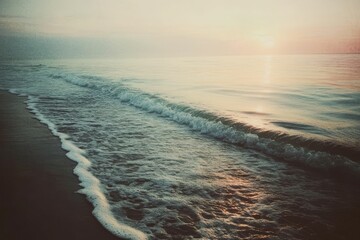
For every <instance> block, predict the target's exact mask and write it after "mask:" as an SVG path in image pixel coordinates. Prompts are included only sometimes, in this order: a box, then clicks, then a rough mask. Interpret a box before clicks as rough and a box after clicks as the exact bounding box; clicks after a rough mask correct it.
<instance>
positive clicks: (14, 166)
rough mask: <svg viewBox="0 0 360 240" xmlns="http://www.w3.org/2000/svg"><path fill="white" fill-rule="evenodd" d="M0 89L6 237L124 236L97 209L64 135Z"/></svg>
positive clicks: (0, 232) (0, 218) (1, 205)
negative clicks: (83, 192)
mask: <svg viewBox="0 0 360 240" xmlns="http://www.w3.org/2000/svg"><path fill="white" fill-rule="evenodd" d="M25 100H26V99H25V98H23V97H18V96H15V95H12V94H10V93H7V92H4V91H0V103H1V104H0V189H1V194H0V213H1V214H0V239H87V240H89V239H118V238H117V237H115V236H113V235H112V234H111V233H110V232H108V231H107V230H106V229H105V228H103V227H102V225H101V224H100V223H99V222H98V221H97V220H96V219H95V217H94V216H93V215H92V214H91V211H92V209H93V207H92V205H91V204H90V203H89V202H88V201H87V200H86V198H85V196H84V195H81V194H78V193H76V191H77V190H78V189H80V186H79V181H78V179H77V176H75V175H74V174H73V169H74V167H75V163H74V162H72V161H71V160H69V159H68V158H67V157H66V156H65V151H63V150H62V149H61V147H60V144H61V143H60V140H59V139H58V138H56V137H54V136H53V135H52V134H51V133H50V130H49V129H48V128H47V127H46V126H45V125H43V124H41V123H40V122H39V121H38V120H37V119H35V118H34V115H33V114H31V113H30V112H29V111H27V109H26V104H25V103H24V101H25Z"/></svg>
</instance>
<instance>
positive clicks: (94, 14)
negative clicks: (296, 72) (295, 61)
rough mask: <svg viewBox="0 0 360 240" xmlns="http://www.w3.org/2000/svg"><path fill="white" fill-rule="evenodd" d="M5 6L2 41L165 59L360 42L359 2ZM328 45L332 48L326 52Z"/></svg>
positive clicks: (100, 1) (92, 0) (8, 0)
mask: <svg viewBox="0 0 360 240" xmlns="http://www.w3.org/2000/svg"><path fill="white" fill-rule="evenodd" d="M0 4H1V7H0V30H1V35H3V36H4V35H5V36H6V35H9V36H10V35H23V36H35V35H36V36H41V37H50V38H79V39H89V38H96V39H104V43H105V42H107V44H108V43H109V42H126V43H127V44H128V47H134V48H137V49H142V50H143V51H144V52H157V53H158V54H160V55H161V54H165V53H168V54H169V55H171V54H181V53H184V52H186V53H191V52H192V53H193V54H195V55H196V54H208V55H211V54H221V53H223V54H241V53H268V52H273V53H287V52H289V53H291V52H300V53H301V52H302V51H305V52H327V51H328V52H331V51H335V50H336V51H342V50H341V49H343V50H344V49H347V46H345V45H352V46H355V49H356V45H357V43H359V38H360V30H359V29H360V13H359V11H357V9H360V1H358V0H317V1H313V0H302V1H294V0H191V1H190V0H182V1H175V0H174V1H171V0H58V1H56V0H0ZM324 41H326V42H327V46H328V47H327V48H328V49H324V47H323V46H321V42H324ZM312 42H313V43H312ZM129 43H132V44H129ZM130 45H131V46H130ZM341 45H344V46H343V47H341ZM130 52H131V51H130Z"/></svg>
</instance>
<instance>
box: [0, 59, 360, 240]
mask: <svg viewBox="0 0 360 240" xmlns="http://www.w3.org/2000/svg"><path fill="white" fill-rule="evenodd" d="M359 69H360V56H359V55H309V56H256V57H254V56H244V57H213V58H182V59H126V60H125V59H124V60H66V61H65V60H62V61H59V60H57V61H55V60H51V61H50V60H49V61H36V62H35V61H22V62H2V64H1V74H2V81H1V82H0V87H2V88H4V89H12V91H13V92H15V93H18V94H26V95H29V96H31V97H30V99H29V102H28V103H29V104H30V108H31V109H32V110H33V111H34V112H35V113H36V114H37V117H38V118H42V119H45V120H46V121H44V122H45V123H46V124H49V123H50V124H54V126H53V127H54V129H55V130H56V131H57V132H59V133H64V134H66V135H68V137H67V138H66V139H65V138H64V139H63V140H64V142H66V141H68V142H69V141H71V142H72V143H74V144H75V145H76V146H77V147H78V148H80V149H83V150H84V151H85V153H83V154H82V156H83V157H85V158H86V159H88V160H89V161H90V162H91V166H89V167H86V168H84V169H83V170H84V171H85V173H86V172H88V173H90V174H91V175H93V176H94V177H96V178H97V179H98V180H100V182H99V184H98V185H99V187H100V188H101V191H102V193H101V194H103V196H104V197H105V199H102V197H101V196H102V195H101V194H100V195H99V194H94V191H93V190H94V189H95V188H94V186H95V185H96V184H95V185H94V183H92V184H88V185H86V184H83V185H84V186H85V185H86V186H87V190H86V191H83V193H85V194H87V196H88V198H89V200H90V201H92V202H93V203H94V204H95V205H96V204H98V205H100V206H102V208H99V209H100V210H101V209H102V210H101V211H99V214H98V215H96V214H95V215H96V216H97V217H98V219H99V220H100V221H101V222H102V223H103V224H105V225H106V224H110V226H109V225H107V227H108V229H109V230H112V231H113V232H114V233H115V234H117V235H119V236H125V234H127V232H128V231H132V229H126V228H124V226H122V225H117V224H114V222H112V221H107V220H109V219H111V218H112V217H114V218H115V220H114V221H116V222H118V223H121V224H125V225H127V226H130V227H132V228H134V229H137V230H139V231H141V232H142V233H144V234H146V236H147V237H148V238H149V239H162V238H163V239H171V238H173V239H191V238H204V239H342V238H344V237H346V238H345V239H351V237H353V236H355V235H354V234H355V233H356V231H357V229H356V226H357V225H358V223H359V222H360V211H359V209H360V206H359V202H360V188H359V180H360V165H359V162H358V157H359V156H360V154H359V136H360V124H359V123H360V122H359V119H360V114H359V112H360V111H359V110H360V108H359V106H360V105H359V102H360V92H359V90H360V79H359V78H360V70H359ZM39 116H40V117H39ZM68 151H70V152H71V149H68ZM75 160H76V158H75ZM77 174H78V175H80V178H81V176H82V179H83V180H82V181H83V182H84V181H85V182H86V177H84V176H85V175H86V174H84V173H82V172H81V171H80V172H79V171H78V172H77ZM84 179H85V180H84ZM91 191H93V192H92V193H91ZM107 204H109V209H110V211H109V212H106V211H104V210H103V209H107V208H106V206H107ZM114 229H115V230H114ZM132 236H133V238H136V237H137V236H138V235H136V234H133V235H132ZM130 237H131V236H130ZM354 239H355V238H354Z"/></svg>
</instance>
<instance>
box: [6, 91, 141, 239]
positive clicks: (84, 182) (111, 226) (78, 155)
mask: <svg viewBox="0 0 360 240" xmlns="http://www.w3.org/2000/svg"><path fill="white" fill-rule="evenodd" d="M9 92H11V93H16V94H17V91H16V90H15V89H11V91H9ZM37 100H38V99H37V98H36V97H33V96H28V100H27V101H26V103H27V108H28V109H29V110H30V111H31V112H32V113H34V114H35V116H36V118H37V119H39V120H40V122H41V123H44V124H46V125H47V126H48V128H49V129H50V131H51V132H52V134H53V135H55V136H57V137H59V138H60V140H61V143H62V148H63V149H64V150H66V151H68V152H67V153H66V156H67V157H68V158H70V159H71V160H73V161H75V162H77V163H78V164H77V165H76V167H75V169H74V173H75V174H76V175H77V176H78V177H79V180H80V182H81V183H80V185H81V186H82V187H83V188H82V189H80V190H79V191H78V192H79V193H82V194H85V195H86V197H87V199H88V200H89V201H90V202H91V203H92V204H93V206H94V210H93V212H92V213H93V215H94V216H95V217H96V218H97V219H98V220H99V221H100V223H101V224H102V225H103V226H104V227H105V228H106V229H108V230H109V231H110V232H111V233H113V234H114V235H116V236H119V237H122V238H126V239H139V240H142V239H147V236H146V235H145V234H144V233H143V232H141V231H140V230H137V229H135V228H132V227H130V226H127V225H124V224H121V223H119V222H118V221H117V220H116V219H115V218H114V216H113V214H112V213H111V210H110V205H109V203H108V201H107V199H106V197H105V195H104V194H103V192H102V190H101V186H100V181H99V180H98V179H97V178H96V177H95V176H94V175H92V174H91V172H89V170H88V169H89V167H90V166H91V162H90V161H89V160H88V159H87V158H86V157H85V156H84V155H83V154H85V151H84V150H83V149H80V148H78V147H77V146H76V145H75V144H74V143H73V142H71V141H70V140H69V136H68V135H67V134H64V133H61V132H58V130H57V127H56V126H55V124H53V123H52V122H51V121H49V120H48V119H47V118H46V117H45V116H44V115H43V114H42V113H41V112H40V111H39V110H38V109H37V108H36V102H37Z"/></svg>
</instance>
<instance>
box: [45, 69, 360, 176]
mask: <svg viewBox="0 0 360 240" xmlns="http://www.w3.org/2000/svg"><path fill="white" fill-rule="evenodd" d="M50 77H52V78H54V79H61V80H64V81H66V82H68V83H71V84H74V85H77V86H80V87H86V88H90V89H93V90H96V91H99V92H101V93H102V94H106V95H108V96H110V97H112V98H116V99H118V100H119V101H121V102H122V103H126V104H128V105H131V106H134V107H137V108H139V109H142V110H144V111H146V112H149V113H153V114H157V115H158V116H161V117H164V118H166V119H169V120H172V121H174V122H177V123H179V124H182V125H186V126H188V127H190V128H191V129H192V130H195V131H198V132H201V133H202V134H206V135H208V136H211V137H214V138H216V139H219V140H222V141H224V142H227V143H231V144H236V145H239V146H243V147H246V148H251V149H255V150H257V151H260V152H262V153H265V154H267V155H270V156H273V157H275V158H278V159H282V160H285V161H287V162H292V163H296V164H301V165H303V166H307V167H311V168H314V169H319V170H322V171H325V172H328V173H331V174H335V175H339V174H340V175H341V176H354V177H356V178H359V177H360V164H359V163H358V162H356V156H359V151H358V150H357V149H355V148H351V147H348V146H343V145H339V144H336V143H332V142H328V141H319V140H314V139H307V138H304V137H301V136H292V135H288V134H286V133H283V132H276V131H268V130H264V129H259V128H255V127H253V126H251V125H248V124H245V123H240V122H235V121H233V120H231V119H228V118H225V117H222V116H217V115H216V114H213V113H211V112H207V111H203V110H199V109H195V108H192V107H190V106H186V105H182V104H175V103H171V102H169V101H167V100H165V99H163V98H160V97H158V96H155V95H151V94H148V93H145V92H142V91H140V90H137V89H133V88H129V87H127V86H126V85H123V84H121V83H111V82H109V81H105V79H101V78H99V77H94V76H86V75H81V76H76V75H73V74H64V73H61V74H52V75H50Z"/></svg>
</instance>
